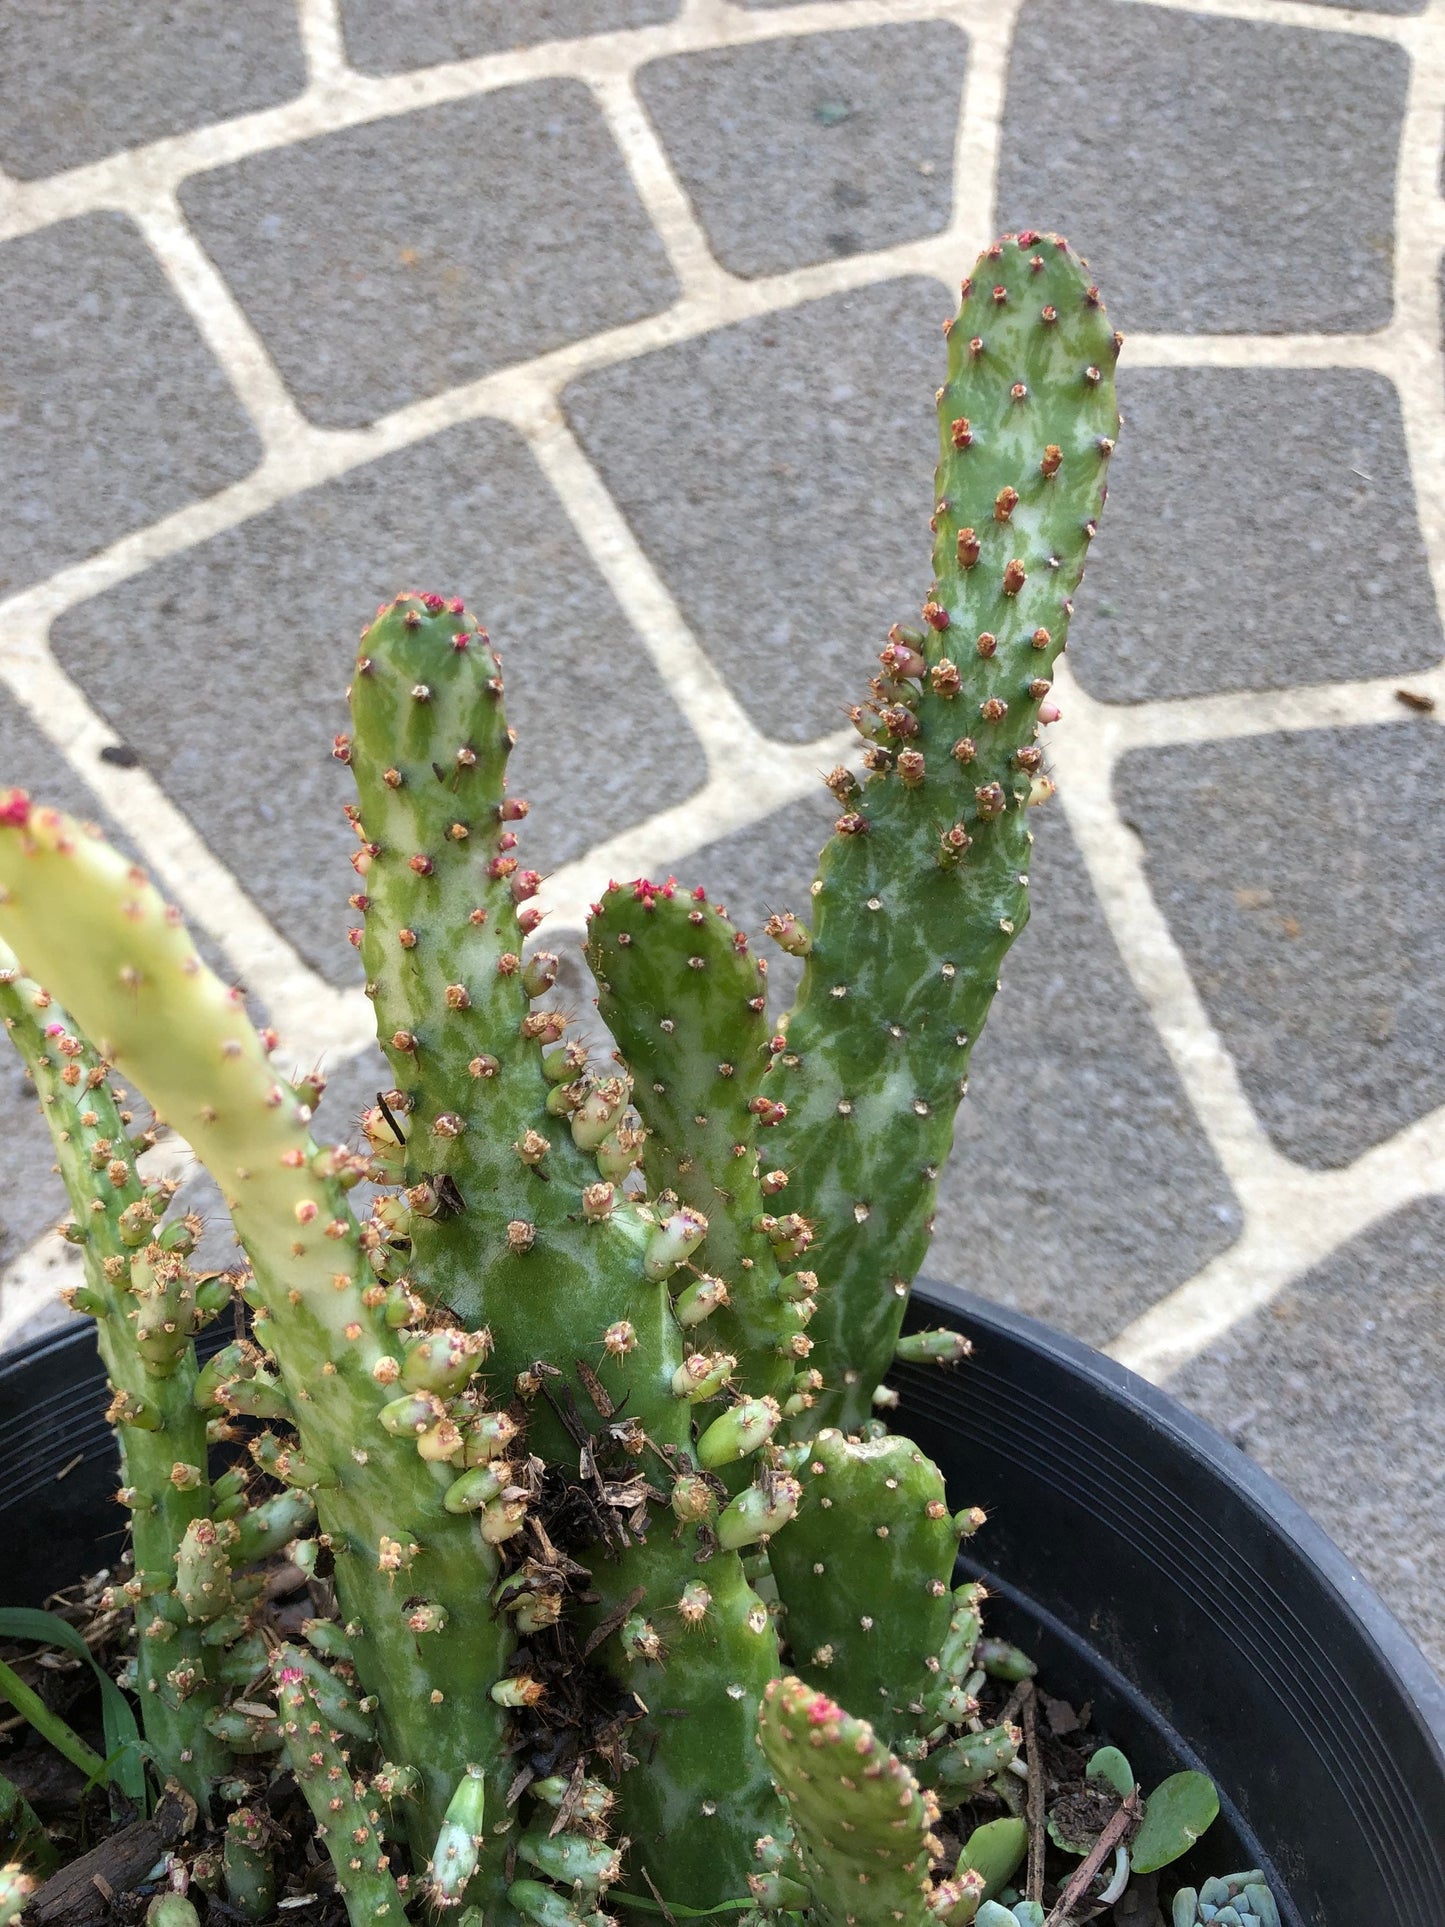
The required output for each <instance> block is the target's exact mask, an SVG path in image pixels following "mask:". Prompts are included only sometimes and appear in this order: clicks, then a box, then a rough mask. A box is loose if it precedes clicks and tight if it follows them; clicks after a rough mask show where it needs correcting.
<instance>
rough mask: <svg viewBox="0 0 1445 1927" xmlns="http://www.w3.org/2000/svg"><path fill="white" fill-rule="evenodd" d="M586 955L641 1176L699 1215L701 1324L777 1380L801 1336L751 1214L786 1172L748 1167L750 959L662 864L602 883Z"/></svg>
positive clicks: (781, 1197) (760, 1384)
mask: <svg viewBox="0 0 1445 1927" xmlns="http://www.w3.org/2000/svg"><path fill="white" fill-rule="evenodd" d="M587 961H588V963H589V964H590V965H591V967H592V973H593V975H594V976H595V978H596V979H597V990H598V1008H599V1009H600V1011H601V1013H602V1017H603V1019H604V1021H605V1022H606V1023H607V1025H608V1026H609V1028H610V1029H611V1031H612V1034H613V1036H614V1037H615V1038H616V1039H617V1043H618V1045H619V1047H620V1049H621V1051H622V1054H623V1057H624V1058H625V1059H626V1061H627V1063H628V1064H629V1065H630V1067H631V1069H632V1071H633V1074H634V1076H635V1078H636V1087H635V1097H636V1103H637V1108H638V1110H639V1111H640V1112H641V1114H642V1119H643V1122H644V1123H645V1124H646V1126H647V1128H648V1131H649V1133H650V1135H649V1137H648V1140H647V1144H646V1146H645V1148H644V1151H643V1170H644V1171H645V1173H646V1175H647V1180H648V1185H649V1188H650V1190H651V1191H652V1192H653V1193H654V1194H656V1193H659V1192H663V1191H671V1192H673V1193H675V1194H676V1196H677V1197H678V1198H679V1199H680V1200H681V1201H682V1203H683V1204H685V1205H690V1206H691V1207H692V1208H693V1209H694V1210H696V1211H701V1212H702V1213H703V1214H704V1216H705V1217H706V1218H707V1220H708V1235H707V1240H706V1242H705V1243H704V1245H703V1247H702V1250H701V1252H700V1254H699V1262H700V1263H701V1264H703V1265H704V1266H706V1268H707V1270H708V1272H709V1273H711V1274H714V1275H716V1276H717V1277H720V1278H721V1279H722V1280H723V1282H724V1284H725V1286H726V1288H727V1300H726V1303H725V1304H724V1305H723V1306H722V1307H721V1308H720V1309H719V1310H718V1311H716V1312H714V1313H713V1314H712V1315H711V1317H710V1319H709V1323H708V1335H709V1338H710V1339H713V1340H715V1341H716V1342H717V1343H718V1344H719V1345H721V1346H722V1347H723V1349H724V1350H726V1351H728V1352H731V1353H733V1354H735V1355H736V1357H737V1359H738V1367H739V1369H738V1382H739V1384H740V1385H741V1386H742V1387H744V1388H745V1389H746V1390H747V1391H749V1392H754V1393H763V1392H769V1393H779V1392H781V1391H782V1390H783V1389H784V1387H785V1386H786V1385H787V1383H788V1381H789V1379H790V1378H791V1376H792V1374H793V1373H794V1372H795V1371H796V1370H797V1368H798V1364H799V1362H800V1361H801V1360H803V1359H805V1358H806V1357H807V1355H808V1353H809V1351H810V1350H811V1343H810V1341H809V1340H808V1339H807V1338H805V1337H804V1336H803V1322H804V1321H803V1320H802V1318H800V1316H799V1314H798V1311H797V1308H796V1305H795V1303H794V1302H792V1301H790V1300H789V1299H788V1298H786V1297H784V1296H783V1295H782V1293H781V1292H780V1291H779V1289H778V1275H779V1266H778V1259H777V1256H776V1254H775V1252H774V1250H773V1246H772V1244H771V1243H770V1242H769V1239H768V1236H767V1234H766V1230H765V1228H764V1226H765V1223H766V1221H767V1219H769V1218H770V1217H773V1216H776V1215H777V1214H778V1213H780V1212H785V1211H786V1209H787V1203H786V1199H787V1193H786V1189H785V1184H786V1175H787V1174H786V1173H785V1172H781V1173H780V1172H777V1171H776V1170H775V1169H774V1168H773V1167H771V1166H769V1169H768V1172H767V1174H766V1178H765V1177H764V1173H763V1171H762V1169H761V1167H760V1163H759V1159H760V1157H761V1158H763V1159H766V1157H767V1154H768V1145H767V1142H766V1140H767V1137H768V1135H769V1134H768V1132H767V1131H766V1130H762V1131H761V1132H760V1129H759V1118H758V1115H757V1113H756V1111H755V1110H754V1109H753V1104H754V1100H755V1099H756V1098H757V1095H758V1088H759V1085H760V1084H761V1082H762V1077H763V1072H764V1070H765V1069H766V1068H767V1064H768V1035H769V1033H768V1021H767V1014H766V1006H765V994H764V977H763V970H764V966H763V965H762V964H761V963H759V962H758V960H756V959H755V958H754V957H753V956H752V955H751V953H750V952H749V950H748V942H747V938H746V937H745V936H744V935H743V933H742V932H741V931H739V930H737V929H735V928H734V927H733V925H732V924H731V923H729V921H728V919H727V916H726V913H725V912H724V911H723V910H722V909H721V908H720V907H719V906H717V905H715V904H710V903H709V902H708V901H707V897H706V893H705V892H704V891H702V890H696V891H691V892H686V891H680V890H679V889H678V888H677V886H676V883H675V882H674V880H673V879H672V878H671V877H669V878H668V879H667V881H666V882H665V883H648V882H646V881H643V880H639V881H638V882H636V883H631V884H611V885H609V887H608V889H607V891H606V893H605V895H604V896H603V897H602V899H601V901H600V902H599V903H596V904H594V905H593V907H592V916H591V919H590V922H589V924H588V942H587ZM764 1182H766V1183H767V1184H768V1187H769V1188H768V1189H767V1190H765V1189H764Z"/></svg>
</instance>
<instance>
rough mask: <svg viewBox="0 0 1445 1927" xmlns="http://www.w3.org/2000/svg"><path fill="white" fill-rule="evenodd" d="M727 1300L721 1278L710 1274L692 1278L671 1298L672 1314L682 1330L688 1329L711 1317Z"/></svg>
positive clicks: (726, 1292) (726, 1290)
mask: <svg viewBox="0 0 1445 1927" xmlns="http://www.w3.org/2000/svg"><path fill="white" fill-rule="evenodd" d="M728 1302H729V1299H728V1288H727V1286H726V1285H725V1284H724V1283H723V1281H722V1279H721V1278H713V1277H710V1276H704V1277H702V1278H694V1279H693V1281H692V1283H691V1284H690V1285H688V1286H687V1287H686V1289H685V1290H683V1291H680V1292H679V1293H678V1294H677V1296H676V1298H674V1299H673V1301H672V1315H673V1317H674V1318H675V1319H676V1320H677V1322H678V1324H679V1325H681V1326H682V1328H683V1330H684V1331H689V1330H691V1328H692V1327H693V1326H694V1325H700V1324H701V1323H702V1321H703V1320H704V1319H705V1318H711V1317H712V1315H713V1313H714V1312H715V1311H717V1310H718V1308H719V1307H720V1306H722V1305H726V1304H727V1303H728Z"/></svg>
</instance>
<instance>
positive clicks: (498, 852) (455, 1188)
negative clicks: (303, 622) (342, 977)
mask: <svg viewBox="0 0 1445 1927" xmlns="http://www.w3.org/2000/svg"><path fill="white" fill-rule="evenodd" d="M351 711H352V720H353V724H354V731H353V735H352V737H351V738H350V740H349V741H347V740H346V739H342V740H341V741H340V742H339V743H338V753H339V754H341V755H342V756H343V757H344V759H345V760H346V761H347V762H349V763H350V766H351V771H352V775H353V776H354V777H355V779H356V787H357V794H358V798H359V803H360V808H359V810H358V811H354V812H352V813H351V815H352V822H353V825H354V827H355V829H356V833H357V836H358V837H359V838H360V848H359V849H358V850H357V852H356V854H355V856H354V858H353V861H354V863H355V865H356V868H357V870H358V872H359V875H360V888H359V889H358V891H357V892H356V894H355V895H354V896H353V898H352V904H353V906H354V907H355V908H356V909H357V911H358V912H359V914H360V916H361V919H362V920H361V923H360V924H359V926H358V928H357V932H356V941H357V942H358V945H359V948H360V951H361V958H362V963H363V965H364V966H365V970H366V978H367V991H368V994H369V995H370V996H371V998H372V1000H373V1003H374V1005H375V1009H376V1020H377V1036H378V1039H379V1041H380V1043H381V1046H382V1049H383V1050H384V1051H385V1053H386V1055H387V1058H388V1060H389V1061H390V1064H391V1069H392V1075H393V1077H394V1078H395V1080H396V1087H397V1089H398V1090H399V1091H400V1092H401V1093H402V1094H403V1098H404V1108H403V1114H402V1119H401V1122H402V1128H403V1129H404V1132H405V1136H406V1151H405V1179H406V1183H407V1185H408V1187H411V1188H412V1195H413V1196H415V1195H416V1190H417V1188H418V1187H419V1188H420V1189H421V1191H422V1192H423V1193H424V1194H426V1195H424V1196H423V1197H421V1198H419V1199H418V1201H417V1204H416V1207H415V1208H414V1209H413V1211H412V1214H411V1219H410V1226H409V1231H410V1237H411V1242H412V1246H413V1249H414V1253H415V1259H414V1266H415V1272H416V1275H417V1276H419V1277H423V1278H425V1280H426V1284H427V1290H428V1293H429V1294H430V1295H431V1296H432V1297H433V1298H435V1299H438V1300H440V1301H441V1302H442V1303H443V1304H446V1305H449V1306H451V1307H452V1309H453V1310H455V1311H456V1312H457V1314H458V1315H459V1316H460V1317H461V1318H462V1320H463V1321H464V1322H465V1323H467V1324H471V1325H477V1324H480V1323H482V1322H483V1318H484V1311H483V1304H482V1298H483V1291H482V1285H481V1280H482V1277H483V1274H484V1273H485V1272H486V1270H487V1268H488V1266H489V1265H491V1264H492V1263H493V1262H494V1261H496V1260H497V1259H499V1258H501V1257H504V1256H505V1254H506V1253H507V1250H508V1226H509V1224H512V1223H516V1222H526V1223H530V1224H535V1223H536V1222H537V1220H538V1219H539V1217H546V1216H548V1215H549V1214H548V1212H547V1205H548V1202H549V1194H548V1185H549V1180H550V1179H551V1178H552V1176H553V1175H554V1173H555V1172H556V1171H557V1169H558V1167H559V1166H560V1167H561V1168H562V1170H563V1171H564V1172H565V1174H566V1175H568V1176H570V1177H571V1178H572V1179H573V1180H574V1181H575V1183H576V1185H577V1186H578V1187H580V1185H581V1184H583V1183H585V1182H587V1181H588V1179H589V1178H590V1177H592V1176H595V1173H593V1172H592V1171H590V1170H589V1169H587V1168H586V1167H585V1166H584V1164H583V1161H582V1160H581V1158H580V1157H579V1156H578V1154H577V1153H576V1152H575V1150H574V1148H573V1146H572V1144H571V1142H570V1139H569V1138H568V1135H567V1133H566V1131H565V1130H564V1129H561V1128H560V1127H557V1126H555V1125H552V1127H551V1128H550V1129H549V1125H551V1120H549V1119H548V1117H547V1115H546V1112H545V1108H544V1107H545V1102H546V1096H547V1086H546V1082H545V1080H544V1078H543V1075H542V1061H541V1047H540V1045H539V1044H538V1042H537V1041H536V1040H535V1039H530V1038H528V1037H527V1036H526V1035H525V1034H524V1032H525V1029H526V1027H527V1023H528V1018H529V1014H530V1006H531V998H530V996H529V994H528V988H527V971H526V969H525V967H524V965H523V963H522V955H521V953H522V945H523V937H524V931H523V928H522V922H521V921H519V917H518V904H519V901H521V902H522V903H526V902H528V901H529V896H528V895H524V894H523V893H535V889H536V879H535V878H534V876H533V873H532V872H530V871H527V870H525V869H523V868H522V867H521V863H520V859H519V858H518V856H517V854H516V846H517V831H516V827H515V825H516V824H518V823H519V822H520V821H521V819H522V818H523V817H524V816H525V815H526V810H527V806H526V804H525V803H522V802H518V801H514V800H511V799H509V798H508V796H507V794H506V777H505V771H506V763H507V757H508V755H509V754H510V752H511V741H512V733H511V731H510V730H509V728H508V726H507V719H506V714H505V711H504V709H503V706H502V675H501V661H500V658H499V657H498V655H497V653H496V651H495V650H494V649H493V648H492V646H491V642H490V639H489V638H488V636H487V632H486V630H485V629H484V628H483V627H482V626H481V624H480V623H479V622H478V621H477V619H476V617H475V616H473V615H471V614H470V613H469V612H468V611H467V610H466V609H465V608H464V607H463V605H462V603H461V601H460V600H458V599H455V598H454V599H452V600H449V601H448V600H444V599H443V598H442V597H441V596H437V595H426V596H419V595H403V596H398V597H397V598H396V600H395V601H394V602H392V603H390V604H388V605H386V606H384V607H383V608H382V609H381V610H380V611H379V612H378V614H377V617H376V620H375V621H374V622H373V623H372V624H371V625H370V627H369V628H367V629H366V630H365V631H363V633H362V637H361V644H360V649H359V652H358V656H357V662H356V670H355V674H354V676H353V679H352V684H351ZM528 920H530V919H528ZM529 1132H532V1133H535V1134H537V1135H538V1137H539V1140H540V1139H541V1138H546V1140H547V1142H546V1143H545V1146H544V1147H543V1149H542V1152H541V1155H540V1156H539V1157H538V1159H537V1160H536V1161H534V1162H531V1163H529V1162H527V1161H526V1160H525V1158H524V1157H523V1156H522V1155H520V1154H519V1151H518V1148H517V1147H518V1146H519V1145H521V1144H523V1143H525V1142H526V1141H527V1136H528V1133H529Z"/></svg>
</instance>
